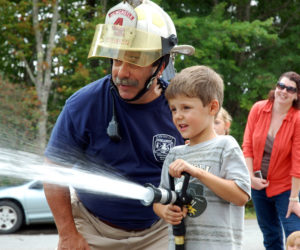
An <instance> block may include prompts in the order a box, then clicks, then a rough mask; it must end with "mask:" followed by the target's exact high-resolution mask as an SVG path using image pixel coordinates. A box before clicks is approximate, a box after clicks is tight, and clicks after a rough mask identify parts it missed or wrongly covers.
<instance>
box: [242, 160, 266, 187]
mask: <svg viewBox="0 0 300 250" xmlns="http://www.w3.org/2000/svg"><path fill="white" fill-rule="evenodd" d="M245 161H246V165H247V167H248V170H249V174H250V179H251V186H252V188H253V189H256V190H262V189H264V188H266V187H267V186H269V182H268V181H267V180H265V179H262V178H258V177H255V176H254V173H253V159H252V158H251V157H246V158H245Z"/></svg>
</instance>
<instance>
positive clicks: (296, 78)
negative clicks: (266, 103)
mask: <svg viewBox="0 0 300 250" xmlns="http://www.w3.org/2000/svg"><path fill="white" fill-rule="evenodd" d="M283 77H286V78H288V79H289V80H290V81H293V82H295V83H296V88H297V100H294V101H293V107H294V108H295V109H300V98H299V97H300V75H299V74H297V73H296V72H293V71H289V72H285V73H283V74H282V75H281V76H280V77H279V80H278V82H280V80H281V79H282V78H283ZM275 88H276V87H275ZM268 99H269V100H270V101H272V102H273V101H274V99H275V89H272V90H271V91H270V92H269V95H268Z"/></svg>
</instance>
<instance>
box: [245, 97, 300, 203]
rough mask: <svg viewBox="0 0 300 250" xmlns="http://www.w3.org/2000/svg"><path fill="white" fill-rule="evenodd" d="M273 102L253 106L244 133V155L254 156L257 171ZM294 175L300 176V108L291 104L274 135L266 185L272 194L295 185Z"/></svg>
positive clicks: (269, 195)
mask: <svg viewBox="0 0 300 250" xmlns="http://www.w3.org/2000/svg"><path fill="white" fill-rule="evenodd" d="M272 106H273V102H270V101H268V100H264V101H259V102H257V103H255V104H254V105H253V107H252V108H251V110H250V113H249V116H248V121H247V125H246V129H245V133H244V141H243V145H242V148H243V153H244V156H245V157H246V158H247V157H250V158H252V159H253V171H257V170H259V169H260V167H261V161H262V157H263V153H264V148H265V142H266V139H267V134H268V131H269V128H270V123H271V115H272ZM291 176H295V177H297V178H300V110H296V109H295V108H293V107H292V108H290V110H289V112H288V113H287V115H286V117H285V118H284V120H283V121H282V124H281V126H280V128H279V130H278V132H277V134H276V136H275V138H274V143H273V149H272V154H271V159H270V164H269V170H268V176H267V180H268V181H269V186H268V187H267V188H266V193H267V196H268V197H272V196H274V195H278V194H281V193H283V192H285V191H287V190H290V189H291V182H292V181H291V180H292V178H291Z"/></svg>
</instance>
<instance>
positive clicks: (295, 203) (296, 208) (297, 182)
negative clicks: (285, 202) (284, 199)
mask: <svg viewBox="0 0 300 250" xmlns="http://www.w3.org/2000/svg"><path fill="white" fill-rule="evenodd" d="M299 191H300V178H296V177H292V189H291V195H290V202H289V206H288V211H287V213H286V218H288V217H290V215H291V213H295V214H296V215H297V216H298V217H299V218H300V203H299ZM297 198H298V199H297Z"/></svg>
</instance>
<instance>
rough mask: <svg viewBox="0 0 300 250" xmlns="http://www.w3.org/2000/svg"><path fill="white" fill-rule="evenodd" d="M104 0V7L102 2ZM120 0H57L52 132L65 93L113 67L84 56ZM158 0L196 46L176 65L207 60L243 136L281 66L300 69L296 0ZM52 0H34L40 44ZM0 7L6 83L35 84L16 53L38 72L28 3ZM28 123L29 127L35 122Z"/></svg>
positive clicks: (235, 130) (0, 1)
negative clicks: (222, 85) (218, 77)
mask: <svg viewBox="0 0 300 250" xmlns="http://www.w3.org/2000/svg"><path fill="white" fill-rule="evenodd" d="M104 2H106V3H107V6H105V5H101V3H104ZM118 2H120V1H117V0H112V1H88V2H86V1H73V0H66V1H60V19H59V23H58V24H59V26H58V30H57V35H56V41H55V49H54V51H53V55H54V57H53V64H52V66H53V69H52V82H53V85H52V90H51V95H50V98H49V105H48V107H49V110H48V114H49V125H48V129H49V131H50V130H51V128H52V126H53V124H54V122H55V120H56V117H57V115H58V114H59V112H60V110H61V109H62V107H63V105H64V102H65V100H66V98H68V97H69V96H70V95H71V94H72V93H74V92H75V91H76V90H78V89H79V88H81V87H83V86H84V85H86V84H88V83H89V82H91V81H94V80H96V79H98V78H100V77H103V76H104V75H106V74H107V73H109V72H110V62H109V60H103V59H92V60H88V59H87V55H88V52H89V48H90V45H91V42H92V38H93V34H94V31H95V26H96V24H98V23H103V22H104V19H105V13H106V11H107V9H108V8H110V7H112V6H113V5H115V4H117V3H118ZM155 2H156V3H158V4H159V5H160V6H161V7H162V8H163V9H164V10H165V11H167V12H168V13H169V14H170V16H171V17H172V19H173V21H174V23H175V25H176V29H177V35H178V40H179V44H190V45H193V46H194V47H195V48H196V53H195V55H194V56H191V57H187V56H185V57H180V56H178V57H177V58H176V63H175V66H176V69H177V71H180V70H181V69H183V68H185V67H188V66H192V65H196V64H205V65H208V66H210V67H212V68H213V69H215V70H216V71H217V72H218V73H220V74H221V75H222V76H223V79H224V83H225V99H224V107H225V108H226V109H227V110H228V111H229V113H230V114H231V115H232V117H233V124H232V129H231V131H232V135H233V136H234V137H235V138H237V140H238V141H239V142H240V143H242V136H243V131H244V127H245V124H246V120H247V115H248V112H249V110H250V108H251V106H252V105H253V103H254V102H256V101H257V100H260V99H263V98H266V96H267V94H268V92H269V90H270V89H271V88H273V87H274V83H275V82H276V79H278V77H279V76H280V75H281V74H282V73H283V72H285V71H290V70H293V71H296V72H300V40H299V37H300V15H299V9H300V2H299V1H284V0H274V1H263V0H258V1H255V2H253V1H251V4H250V1H237V0H230V1H228V0H221V1H208V0H196V1H192V0H186V1H181V0H164V1H162V0H155ZM52 3H53V2H52V1H50V0H49V1H39V8H40V19H41V20H40V21H41V22H40V26H41V27H42V28H43V35H44V36H43V37H44V40H43V44H44V49H46V48H47V41H48V40H47V39H48V38H49V30H50V25H51V20H52V19H51V18H52V16H51V14H49V12H50V13H51V4H52ZM216 3H218V4H216ZM105 8H107V9H105ZM0 11H1V13H2V15H1V16H0V25H1V36H0V43H1V44H2V47H1V50H0V58H1V60H0V68H1V70H2V71H3V73H4V75H5V76H6V77H7V79H9V80H10V82H13V83H16V84H20V85H22V86H24V87H25V86H26V87H32V83H31V81H30V78H29V76H28V73H27V72H26V70H25V66H24V63H23V62H22V60H21V59H22V58H25V59H26V60H27V61H28V63H29V65H30V67H31V69H33V72H36V69H35V64H34V62H35V61H36V58H37V54H36V50H35V46H36V41H35V39H34V33H33V26H32V23H33V20H32V2H31V1H27V0H18V1H17V0H14V1H8V0H0ZM45 66H47V65H45ZM34 119H35V118H34ZM33 124H35V122H33ZM29 127H32V128H31V129H32V130H31V131H34V129H33V128H34V126H33V125H32V126H29ZM35 129H36V128H35Z"/></svg>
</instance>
